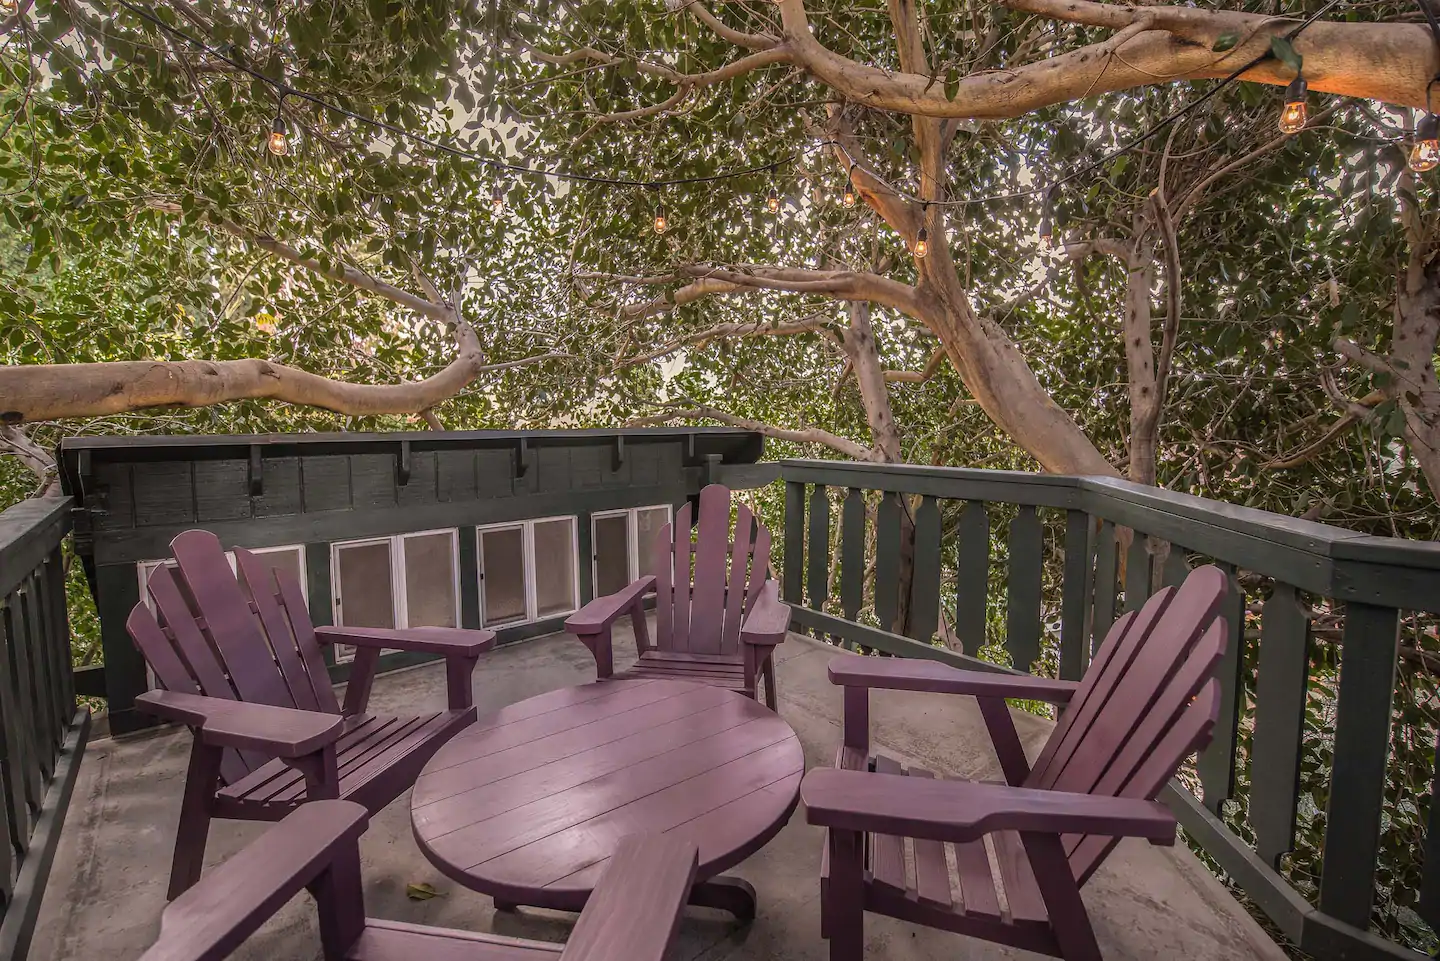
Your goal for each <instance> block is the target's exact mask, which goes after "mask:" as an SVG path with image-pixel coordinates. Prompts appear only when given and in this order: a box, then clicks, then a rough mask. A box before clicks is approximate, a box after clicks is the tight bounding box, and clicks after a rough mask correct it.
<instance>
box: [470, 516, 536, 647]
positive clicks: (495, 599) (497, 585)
mask: <svg viewBox="0 0 1440 961" xmlns="http://www.w3.org/2000/svg"><path fill="white" fill-rule="evenodd" d="M480 578H481V580H480V595H481V596H480V605H481V610H483V611H484V624H485V626H486V627H490V626H491V625H494V624H505V623H507V622H509V621H523V620H525V530H524V528H520V527H507V528H505V529H503V530H497V531H481V532H480Z"/></svg>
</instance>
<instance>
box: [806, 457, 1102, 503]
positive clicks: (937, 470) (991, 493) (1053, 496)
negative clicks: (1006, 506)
mask: <svg viewBox="0 0 1440 961" xmlns="http://www.w3.org/2000/svg"><path fill="white" fill-rule="evenodd" d="M780 464H781V468H780V474H781V477H783V478H784V479H785V480H793V481H802V482H809V483H814V484H826V485H829V486H835V487H860V488H874V489H879V490H887V491H895V492H897V493H902V494H925V495H928V496H931V497H951V498H955V499H957V500H981V501H993V502H996V503H1011V504H1026V505H1033V506H1037V507H1078V506H1079V499H1080V498H1081V497H1082V496H1083V490H1082V488H1081V485H1080V481H1081V478H1079V477H1071V476H1067V475H1062V474H1035V473H1029V472H1027V471H1002V470H976V469H974V468H968V467H928V466H925V465H921V464H874V463H866V462H863V461H844V460H785V461H781V462H780Z"/></svg>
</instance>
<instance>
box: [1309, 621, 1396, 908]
mask: <svg viewBox="0 0 1440 961" xmlns="http://www.w3.org/2000/svg"><path fill="white" fill-rule="evenodd" d="M1399 647H1400V613H1399V612H1398V611H1397V610H1395V609H1394V608H1393V607H1375V606H1373V605H1371V604H1362V603H1360V602H1358V601H1350V602H1348V603H1347V604H1346V605H1345V631H1344V634H1343V635H1342V636H1341V640H1340V694H1339V697H1338V698H1337V699H1336V705H1335V766H1334V772H1333V773H1332V775H1331V778H1330V803H1329V805H1328V806H1327V808H1326V811H1325V862H1324V868H1323V870H1322V872H1321V875H1320V910H1321V911H1324V912H1325V913H1326V914H1329V915H1331V916H1333V917H1335V918H1338V919H1339V920H1341V921H1344V922H1345V923H1346V924H1350V925H1353V926H1355V927H1357V928H1360V929H1362V930H1363V929H1365V928H1367V927H1369V924H1370V909H1371V907H1372V906H1373V905H1374V903H1375V865H1376V859H1377V857H1378V854H1379V850H1380V815H1381V812H1382V810H1383V808H1384V806H1385V766H1386V761H1387V760H1388V759H1389V757H1390V709H1391V702H1392V699H1393V696H1394V692H1395V665H1396V660H1397V658H1398V656H1399Z"/></svg>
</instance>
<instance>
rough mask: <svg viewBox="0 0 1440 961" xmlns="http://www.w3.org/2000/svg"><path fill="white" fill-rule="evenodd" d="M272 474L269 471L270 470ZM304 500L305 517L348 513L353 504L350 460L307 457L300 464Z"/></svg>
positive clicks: (335, 457)
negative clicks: (351, 498) (334, 512)
mask: <svg viewBox="0 0 1440 961" xmlns="http://www.w3.org/2000/svg"><path fill="white" fill-rule="evenodd" d="M266 473H267V474H268V473H269V471H268V470H267V471H266ZM300 485H301V487H300V489H301V500H302V502H303V503H304V505H305V513H307V514H311V513H316V512H319V511H337V510H347V509H349V507H350V506H351V500H350V458H349V457H345V456H326V457H305V458H302V459H301V461H300Z"/></svg>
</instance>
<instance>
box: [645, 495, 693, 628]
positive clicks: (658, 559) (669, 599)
mask: <svg viewBox="0 0 1440 961" xmlns="http://www.w3.org/2000/svg"><path fill="white" fill-rule="evenodd" d="M685 506H686V508H688V507H689V506H690V505H688V504H687V505H685ZM676 520H677V521H678V520H679V518H678V517H677V518H676ZM674 554H675V525H674V524H666V525H665V526H664V527H662V528H660V531H659V533H657V534H656V535H655V550H654V551H653V552H652V554H651V556H652V557H653V558H654V563H655V570H654V571H652V572H651V573H653V574H654V575H655V646H656V647H658V648H660V649H661V650H662V651H668V650H670V648H671V645H672V644H673V643H674V640H675V558H674Z"/></svg>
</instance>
